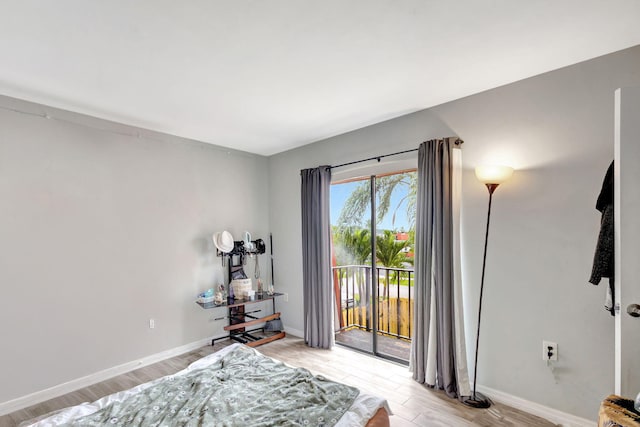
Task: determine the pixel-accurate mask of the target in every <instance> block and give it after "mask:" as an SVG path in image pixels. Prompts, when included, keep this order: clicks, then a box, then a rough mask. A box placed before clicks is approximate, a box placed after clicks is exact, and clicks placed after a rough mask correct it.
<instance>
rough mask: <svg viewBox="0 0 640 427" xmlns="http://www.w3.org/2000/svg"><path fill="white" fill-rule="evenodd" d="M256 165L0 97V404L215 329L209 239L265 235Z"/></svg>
mask: <svg viewBox="0 0 640 427" xmlns="http://www.w3.org/2000/svg"><path fill="white" fill-rule="evenodd" d="M12 110H18V111H23V112H27V113H28V114H24V113H20V112H15V111H12ZM45 114H46V115H48V116H50V117H51V118H49V119H48V118H45V117H42V116H44V115H45ZM267 168H268V164H267V159H266V158H264V157H260V156H255V155H251V154H247V153H242V152H235V151H231V150H227V149H222V148H219V147H215V146H212V145H209V144H204V143H199V142H194V141H188V140H185V139H180V138H174V137H169V136H165V135H161V134H156V133H153V132H148V131H142V130H138V129H134V128H131V127H127V126H122V125H117V124H113V123H109V122H106V121H102V120H97V119H93V118H89V117H85V116H80V115H77V114H72V113H68V112H64V111H59V110H54V109H51V108H48V107H43V106H39V105H35V104H29V103H26V102H21V101H16V100H13V99H10V98H4V97H0V284H1V289H2V290H1V297H0V337H1V339H2V349H3V350H2V354H1V355H0V361H1V363H0V378H1V379H2V380H1V385H0V402H5V401H8V400H11V399H14V398H17V397H21V396H24V395H27V394H29V393H33V392H36V391H39V390H43V389H46V388H48V387H51V386H54V385H57V384H61V383H64V382H67V381H70V380H73V379H77V378H80V377H83V376H85V375H89V374H92V373H95V372H98V371H100V370H103V369H106V368H110V367H113V366H117V365H119V364H122V363H125V362H130V361H133V360H136V359H138V358H142V357H145V356H148V355H152V354H155V353H158V352H161V351H163V350H167V349H172V348H175V347H179V346H181V345H186V344H189V343H192V342H195V341H198V340H202V339H204V338H206V337H211V336H216V335H220V334H222V332H223V331H222V326H223V325H224V321H217V322H214V321H213V320H212V319H213V318H214V317H216V314H217V315H218V316H219V315H221V314H223V313H222V312H217V313H213V312H212V311H211V310H207V311H206V310H203V309H201V308H200V307H199V306H197V305H196V304H195V303H194V300H195V296H196V294H197V293H198V292H200V291H202V290H205V289H207V288H208V287H210V286H212V285H213V284H214V283H217V282H220V281H222V278H223V270H222V267H221V263H220V259H219V258H216V257H215V256H214V249H213V245H212V243H211V239H210V236H211V234H212V233H213V232H214V231H221V230H224V229H227V230H229V231H231V232H232V233H233V234H234V236H235V237H236V238H239V237H240V235H241V233H242V232H243V231H244V230H249V231H250V232H252V234H253V236H254V237H255V238H258V237H262V238H264V239H265V240H267V238H268V209H267V207H268V203H269V199H268V186H267V180H266V177H267V175H268V169H267ZM262 262H263V264H262V271H263V272H264V273H263V274H265V275H268V274H269V267H268V263H267V262H266V259H263V260H262ZM249 264H251V263H249ZM250 267H252V266H251V265H250ZM251 271H252V268H251ZM149 318H155V320H156V328H155V329H153V330H152V329H149V323H148V322H149Z"/></svg>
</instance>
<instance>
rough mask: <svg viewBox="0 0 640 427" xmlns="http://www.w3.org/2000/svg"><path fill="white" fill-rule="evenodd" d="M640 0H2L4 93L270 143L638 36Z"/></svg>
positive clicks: (248, 145)
mask: <svg viewBox="0 0 640 427" xmlns="http://www.w3.org/2000/svg"><path fill="white" fill-rule="evenodd" d="M639 22H640V1H638V0H613V1H602V0H536V1H532V0H455V1H453V0H450V1H446V0H439V1H432V0H316V1H309V0H227V1H218V0H216V1H214V0H188V1H187V0H184V1H175V0H136V1H131V0H108V1H98V0H93V1H87V0H57V1H47V0H39V1H36V0H20V1H15V0H0V60H1V63H2V65H1V66H0V94H4V95H9V96H13V97H17V98H22V99H26V100H29V101H35V102H39V103H43V104H47V105H51V106H54V107H59V108H64V109H68V110H71V111H76V112H80V113H85V114H89V115H93V116H97V117H100V118H104V119H109V120H114V121H117V122H121V123H125V124H130V125H134V126H139V127H143V128H147V129H153V130H157V131H161V132H165V133H169V134H173V135H178V136H183V137H187V138H192V139H196V140H200V141H205V142H209V143H213V144H217V145H221V146H225V147H231V148H235V149H239V150H244V151H249V152H253V153H257V154H262V155H271V154H274V153H278V152H281V151H284V150H288V149H291V148H294V147H297V146H301V145H304V144H308V143H311V142H313V141H317V140H320V139H323V138H326V137H329V136H333V135H337V134H340V133H343V132H347V131H350V130H353V129H357V128H360V127H363V126H366V125H369V124H373V123H377V122H380V121H383V120H386V119H390V118H393V117H397V116H400V115H404V114H407V113H410V112H413V111H417V110H421V109H424V108H427V107H430V106H434V105H437V104H441V103H443V102H447V101H450V100H453V99H457V98H460V97H463V96H467V95H470V94H473V93H477V92H480V91H483V90H486V89H490V88H493V87H496V86H500V85H503V84H506V83H510V82H513V81H516V80H520V79H523V78H526V77H529V76H533V75H536V74H540V73H542V72H546V71H550V70H553V69H557V68H560V67H563V66H566V65H569V64H573V63H576V62H580V61H583V60H586V59H589V58H593V57H596V56H600V55H603V54H606V53H610V52H613V51H617V50H621V49H624V48H627V47H631V46H634V45H637V44H640V25H639Z"/></svg>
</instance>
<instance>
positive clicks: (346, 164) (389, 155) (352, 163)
mask: <svg viewBox="0 0 640 427" xmlns="http://www.w3.org/2000/svg"><path fill="white" fill-rule="evenodd" d="M445 139H446V138H445ZM453 143H454V144H455V145H461V144H463V143H464V141H463V140H461V139H460V138H458V139H456V140H455V141H454V142H453ZM412 151H418V149H417V148H412V149H411V150H404V151H398V152H397V153H391V154H383V155H382V156H375V157H369V158H368V159H362V160H354V161H353V162H347V163H341V164H339V165H335V166H329V169H335V168H341V167H343V166H349V165H355V164H356V163H362V162H368V161H370V160H377V161H378V162H379V161H380V159H382V158H384V157H391V156H397V155H398V154H404V153H411V152H412Z"/></svg>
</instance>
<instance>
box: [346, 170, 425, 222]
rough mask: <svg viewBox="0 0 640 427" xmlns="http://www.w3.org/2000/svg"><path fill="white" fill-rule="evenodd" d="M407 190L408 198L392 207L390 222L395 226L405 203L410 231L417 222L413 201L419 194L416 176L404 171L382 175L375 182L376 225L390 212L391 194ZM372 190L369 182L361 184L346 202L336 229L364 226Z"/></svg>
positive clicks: (369, 208) (414, 201)
mask: <svg viewBox="0 0 640 427" xmlns="http://www.w3.org/2000/svg"><path fill="white" fill-rule="evenodd" d="M402 185H404V186H406V187H407V195H406V196H405V197H403V198H402V199H401V200H400V201H399V202H398V203H397V205H396V206H395V207H393V216H392V219H391V223H392V224H395V218H396V213H397V212H398V210H399V209H400V208H401V207H402V205H403V204H405V202H406V209H407V219H408V221H409V228H411V229H413V228H414V227H415V222H416V199H417V193H418V177H417V174H416V173H415V172H406V173H400V174H395V175H388V176H382V177H379V178H377V179H376V206H377V215H376V216H377V218H376V221H377V222H378V223H380V222H382V219H383V218H384V217H385V216H386V215H387V213H388V212H389V210H390V209H391V195H392V193H393V190H394V189H395V188H396V187H398V186H402ZM370 201H371V189H370V183H369V181H368V180H366V181H362V182H361V183H360V184H359V185H358V186H357V187H356V188H355V189H354V190H353V192H352V193H351V195H350V196H349V198H348V199H347V200H346V201H345V203H344V206H343V207H342V210H341V211H340V218H339V219H338V224H337V225H338V226H339V227H341V228H343V227H363V226H364V224H365V222H366V220H367V218H369V212H370V210H371V202H370Z"/></svg>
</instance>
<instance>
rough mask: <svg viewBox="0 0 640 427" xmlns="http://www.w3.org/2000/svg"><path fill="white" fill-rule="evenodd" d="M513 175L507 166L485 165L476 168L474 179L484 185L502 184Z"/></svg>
mask: <svg viewBox="0 0 640 427" xmlns="http://www.w3.org/2000/svg"><path fill="white" fill-rule="evenodd" d="M511 175H513V168H512V167H509V166H498V165H487V166H478V167H477V168H476V177H477V178H478V180H479V181H480V182H482V183H484V184H502V183H503V182H505V181H506V180H508V179H509V178H511Z"/></svg>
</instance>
